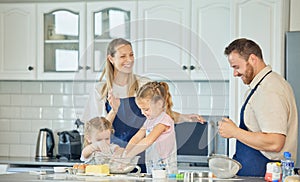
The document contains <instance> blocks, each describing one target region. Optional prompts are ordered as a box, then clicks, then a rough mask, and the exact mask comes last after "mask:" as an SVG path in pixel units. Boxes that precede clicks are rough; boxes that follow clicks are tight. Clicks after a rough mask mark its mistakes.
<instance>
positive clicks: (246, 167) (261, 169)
mask: <svg viewBox="0 0 300 182" xmlns="http://www.w3.org/2000/svg"><path fill="white" fill-rule="evenodd" d="M269 73H271V71H269V72H268V73H267V74H266V75H265V76H264V77H263V78H262V79H261V80H260V81H259V82H258V83H257V84H256V86H255V87H254V88H253V89H252V90H251V92H250V93H249V95H248V97H247V99H246V101H245V103H244V105H243V106H242V108H241V113H240V126H239V127H240V128H241V129H244V130H247V131H248V128H247V126H246V125H245V122H244V111H245V108H246V106H247V104H248V101H249V99H250V98H251V96H252V95H253V94H254V92H255V91H256V89H257V87H258V86H259V84H260V83H261V82H262V80H263V79H264V78H265V77H266V76H267V75H268V74H269ZM233 159H235V160H237V161H239V162H240V163H241V164H242V168H241V169H240V170H239V172H238V173H237V175H239V176H261V177H262V176H264V175H265V173H266V165H267V163H268V162H273V161H272V160H270V159H268V158H266V157H265V156H264V155H263V154H262V153H261V152H260V151H259V150H256V149H254V148H252V147H249V146H248V145H245V144H244V143H242V142H240V141H239V140H237V142H236V153H235V155H234V156H233Z"/></svg>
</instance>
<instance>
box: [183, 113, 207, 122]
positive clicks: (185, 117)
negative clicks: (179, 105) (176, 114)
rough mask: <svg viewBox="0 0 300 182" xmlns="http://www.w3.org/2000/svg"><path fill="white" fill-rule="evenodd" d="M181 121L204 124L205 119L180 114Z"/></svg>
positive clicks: (197, 115) (193, 115) (196, 115)
mask: <svg viewBox="0 0 300 182" xmlns="http://www.w3.org/2000/svg"><path fill="white" fill-rule="evenodd" d="M180 121H188V122H200V123H201V124H203V123H204V122H205V119H204V118H203V117H202V116H200V115H199V114H180Z"/></svg>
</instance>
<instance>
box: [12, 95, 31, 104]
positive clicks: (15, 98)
mask: <svg viewBox="0 0 300 182" xmlns="http://www.w3.org/2000/svg"><path fill="white" fill-rule="evenodd" d="M10 98H11V105H12V106H30V104H31V95H19V94H18V95H15V94H12V95H11V96H10Z"/></svg>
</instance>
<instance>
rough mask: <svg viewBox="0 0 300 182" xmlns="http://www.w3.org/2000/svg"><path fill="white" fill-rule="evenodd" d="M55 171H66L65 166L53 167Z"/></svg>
mask: <svg viewBox="0 0 300 182" xmlns="http://www.w3.org/2000/svg"><path fill="white" fill-rule="evenodd" d="M53 169H54V172H55V173H65V172H66V171H67V167H53Z"/></svg>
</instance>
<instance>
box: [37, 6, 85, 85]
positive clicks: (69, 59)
mask: <svg viewBox="0 0 300 182" xmlns="http://www.w3.org/2000/svg"><path fill="white" fill-rule="evenodd" d="M85 35H86V34H85V4H84V3H41V4H38V79H50V80H72V79H73V80H77V79H78V80H81V79H84V78H85V71H86V67H85V63H86V57H85V55H84V51H85V40H86V38H85Z"/></svg>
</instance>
